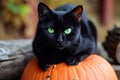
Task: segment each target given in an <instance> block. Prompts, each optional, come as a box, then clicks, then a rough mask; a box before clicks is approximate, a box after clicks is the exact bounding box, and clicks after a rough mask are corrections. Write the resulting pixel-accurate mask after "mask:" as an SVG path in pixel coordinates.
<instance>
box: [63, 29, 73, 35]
mask: <svg viewBox="0 0 120 80" xmlns="http://www.w3.org/2000/svg"><path fill="white" fill-rule="evenodd" d="M71 31H72V29H71V28H68V29H66V30H65V31H64V33H65V34H70V33H71Z"/></svg>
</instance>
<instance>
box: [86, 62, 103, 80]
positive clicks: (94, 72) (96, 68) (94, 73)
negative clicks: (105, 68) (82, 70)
mask: <svg viewBox="0 0 120 80" xmlns="http://www.w3.org/2000/svg"><path fill="white" fill-rule="evenodd" d="M88 66H89V68H90V69H91V71H92V74H93V75H95V76H94V77H95V79H96V80H97V76H96V73H98V72H99V74H100V72H101V70H100V69H99V68H98V67H96V66H95V65H94V64H88ZM92 66H94V68H93V67H92ZM94 69H95V70H96V71H97V72H96V71H94ZM101 75H102V76H103V72H102V74H101ZM99 76H100V75H99ZM104 79H105V77H104ZM104 79H100V80H104Z"/></svg>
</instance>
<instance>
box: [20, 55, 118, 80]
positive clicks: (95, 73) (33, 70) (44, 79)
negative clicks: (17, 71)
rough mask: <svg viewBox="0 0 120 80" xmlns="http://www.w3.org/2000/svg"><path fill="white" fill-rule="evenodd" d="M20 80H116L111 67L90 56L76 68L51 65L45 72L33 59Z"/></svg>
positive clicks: (103, 61)
mask: <svg viewBox="0 0 120 80" xmlns="http://www.w3.org/2000/svg"><path fill="white" fill-rule="evenodd" d="M21 80H118V78H117V76H116V74H115V72H114V70H113V68H112V67H111V65H110V64H109V63H108V62H107V61H106V60H105V59H103V58H102V57H100V56H98V55H90V56H89V57H87V58H86V59H85V60H84V61H82V62H81V63H79V64H78V65H76V66H68V65H66V64H65V63H59V64H56V65H51V66H50V67H49V69H48V70H47V71H42V70H41V69H40V68H39V67H38V60H37V59H36V58H35V57H34V58H33V59H32V60H31V61H30V62H29V63H28V64H27V66H26V68H25V70H24V72H23V75H22V78H21Z"/></svg>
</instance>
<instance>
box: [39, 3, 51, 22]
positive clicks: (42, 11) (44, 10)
mask: <svg viewBox="0 0 120 80" xmlns="http://www.w3.org/2000/svg"><path fill="white" fill-rule="evenodd" d="M51 14H52V11H51V10H50V8H49V7H48V6H47V5H45V4H44V3H42V2H40V3H39V4H38V17H39V19H40V20H44V19H46V18H47V17H48V16H50V15H51Z"/></svg>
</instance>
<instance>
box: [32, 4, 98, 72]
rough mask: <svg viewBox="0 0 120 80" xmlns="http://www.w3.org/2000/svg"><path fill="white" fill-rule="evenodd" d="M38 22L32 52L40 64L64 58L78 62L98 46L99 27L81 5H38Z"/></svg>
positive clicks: (42, 66) (42, 65) (55, 62)
mask: <svg viewBox="0 0 120 80" xmlns="http://www.w3.org/2000/svg"><path fill="white" fill-rule="evenodd" d="M38 14H39V22H38V27H37V32H36V36H35V39H34V41H33V52H34V54H35V55H36V57H37V58H38V60H39V66H40V68H42V69H44V70H46V69H47V68H48V67H49V65H50V64H57V63H60V62H65V63H67V64H68V65H76V64H78V63H79V62H81V61H82V60H83V59H85V58H86V57H87V56H89V55H90V54H92V53H94V52H95V50H96V30H95V27H94V25H93V23H92V22H91V21H89V20H88V19H87V17H86V14H85V12H84V11H83V10H82V6H77V7H76V6H74V5H70V4H69V5H64V6H61V7H58V8H56V9H55V10H54V11H51V10H50V9H49V8H48V7H47V6H46V5H45V4H43V3H39V5H38Z"/></svg>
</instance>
